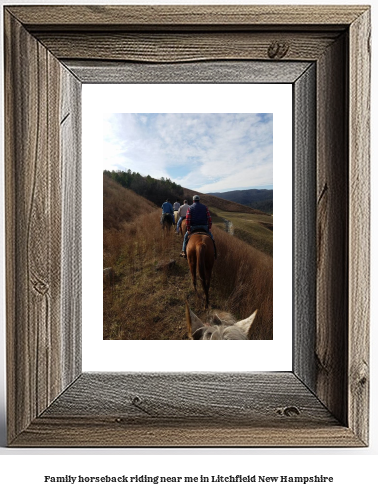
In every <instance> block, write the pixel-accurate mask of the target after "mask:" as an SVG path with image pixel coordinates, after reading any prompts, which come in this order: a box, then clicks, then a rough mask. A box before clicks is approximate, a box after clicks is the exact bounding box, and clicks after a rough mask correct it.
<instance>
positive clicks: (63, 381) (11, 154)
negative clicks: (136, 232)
mask: <svg viewBox="0 0 378 500" xmlns="http://www.w3.org/2000/svg"><path fill="white" fill-rule="evenodd" d="M5 22H6V33H7V35H8V36H7V37H6V47H5V51H6V68H5V74H6V107H5V113H6V115H7V117H8V120H7V132H6V139H5V143H6V165H5V167H6V168H5V171H6V199H7V206H6V211H7V218H6V252H7V364H8V378H7V398H8V435H9V440H10V441H11V440H12V439H14V437H15V436H16V435H17V434H18V433H19V432H21V431H22V430H23V429H24V428H25V427H27V426H28V425H29V423H30V421H31V420H32V419H34V418H35V417H36V416H37V415H39V414H40V413H41V412H42V411H43V410H44V409H45V408H46V406H48V405H49V404H50V403H51V402H52V401H53V400H54V399H55V398H56V397H57V396H58V395H59V394H60V393H61V392H62V391H63V390H64V389H65V388H66V387H67V385H69V384H70V383H71V382H72V381H73V380H74V379H75V378H76V377H77V376H78V375H79V374H80V371H81V370H80V363H81V361H80V360H81V352H80V349H79V348H78V346H79V345H80V335H78V334H80V328H79V324H80V315H79V314H76V315H75V314H74V313H73V309H72V308H71V309H70V310H68V311H67V304H68V302H70V303H73V304H74V307H75V308H76V309H78V310H80V301H81V297H80V288H79V282H80V276H78V268H79V267H80V258H79V257H80V252H79V248H80V245H79V243H78V242H80V237H77V234H76V235H75V237H72V238H71V236H70V235H69V234H68V232H69V231H73V232H74V233H77V232H80V225H78V224H77V221H78V220H79V219H80V196H78V193H79V192H80V183H78V184H77V186H76V188H77V190H76V192H75V190H74V189H73V187H72V186H71V185H68V181H67V179H68V178H69V177H70V175H69V171H70V170H72V169H75V168H76V170H77V169H79V171H80V162H78V161H77V160H78V158H74V153H73V151H75V148H70V143H69V142H68V141H67V137H63V136H61V132H60V130H61V121H62V111H64V107H65V104H64V103H63V107H62V109H61V90H62V86H61V85H62V73H61V70H63V72H66V73H67V70H65V69H64V68H63V67H62V65H61V64H60V63H59V61H58V60H57V59H55V58H54V57H53V56H52V55H51V54H49V53H48V51H47V50H46V49H45V48H44V47H43V46H42V45H41V44H40V43H39V42H38V41H37V40H36V39H35V38H34V37H32V36H31V35H30V34H29V33H28V32H27V31H26V30H25V29H24V28H23V27H22V26H21V25H20V23H19V22H18V21H16V20H15V19H14V18H13V17H11V16H9V15H7V14H6V15H5ZM18 46H22V47H23V50H22V51H18ZM69 78H71V79H72V78H73V77H72V76H71V75H69ZM72 96H73V97H74V98H75V95H74V94H72V92H70V99H72ZM66 101H67V99H66ZM75 102H76V103H77V104H79V101H78V100H77V99H75ZM77 104H76V105H77ZM73 116H74V115H73ZM79 116H80V115H78V114H77V113H76V117H75V118H74V120H73V121H74V123H75V124H76V125H75V127H70V133H69V134H71V135H72V134H73V135H74V136H75V139H74V140H75V142H76V143H78V142H80V121H79V120H78V118H79ZM63 143H64V144H63ZM61 146H62V147H61ZM76 152H77V153H79V152H80V149H78V148H76ZM62 160H63V161H62ZM75 161H76V163H74V162H75ZM74 200H75V201H74ZM71 210H73V211H74V212H75V214H76V217H75V216H74V215H73V213H71V212H70V211H71ZM72 245H74V246H75V247H76V250H75V252H72V251H71V250H70V247H71V246H72ZM62 262H63V265H62ZM70 266H72V268H73V269H72V270H71V269H70ZM62 273H64V279H63V281H62ZM62 284H63V287H62ZM75 284H76V285H75ZM63 289H64V290H63ZM62 291H64V296H63V295H62ZM63 303H64V307H63ZM68 315H69V318H68V319H67V316H68ZM66 322H68V323H70V325H71V326H70V328H69V327H68V325H67V324H65V323H66ZM67 345H68V348H67Z"/></svg>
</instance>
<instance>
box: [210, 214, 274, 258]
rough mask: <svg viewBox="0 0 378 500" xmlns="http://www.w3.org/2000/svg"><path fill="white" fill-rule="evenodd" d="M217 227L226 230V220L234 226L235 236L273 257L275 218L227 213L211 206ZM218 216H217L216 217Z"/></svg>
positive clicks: (262, 215)
mask: <svg viewBox="0 0 378 500" xmlns="http://www.w3.org/2000/svg"><path fill="white" fill-rule="evenodd" d="M209 210H210V211H211V213H212V214H213V215H212V220H213V223H214V225H215V226H217V227H219V228H221V229H223V230H224V229H225V222H224V219H226V220H228V221H231V222H232V224H233V230H234V236H236V237H237V238H239V239H241V240H243V241H245V242H246V243H249V244H250V245H252V246H253V247H254V248H257V249H258V250H260V251H261V252H264V253H266V254H268V255H270V256H273V217H272V216H270V215H265V214H246V213H238V212H226V211H223V210H219V208H215V207H211V206H209ZM214 214H216V215H214Z"/></svg>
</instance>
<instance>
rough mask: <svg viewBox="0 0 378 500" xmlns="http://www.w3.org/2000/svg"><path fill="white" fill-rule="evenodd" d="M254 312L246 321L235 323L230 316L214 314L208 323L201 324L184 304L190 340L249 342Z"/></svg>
mask: <svg viewBox="0 0 378 500" xmlns="http://www.w3.org/2000/svg"><path fill="white" fill-rule="evenodd" d="M256 314H257V309H256V311H255V312H254V313H253V314H251V316H249V317H248V318H246V319H243V320H241V321H236V320H235V319H234V318H233V317H232V315H231V314H229V313H225V312H214V313H213V316H212V317H211V318H210V320H209V322H208V323H203V322H202V321H201V320H200V319H199V318H198V317H197V316H196V315H195V314H194V312H193V311H191V310H190V309H189V306H188V304H186V323H187V327H188V336H189V339H190V340H249V336H250V330H251V326H252V323H253V321H254V319H255V317H256Z"/></svg>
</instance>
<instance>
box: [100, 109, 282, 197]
mask: <svg viewBox="0 0 378 500" xmlns="http://www.w3.org/2000/svg"><path fill="white" fill-rule="evenodd" d="M103 167H104V169H106V170H128V169H130V170H132V171H133V172H139V173H140V174H142V175H150V176H151V177H155V178H158V179H159V178H161V177H169V178H170V179H172V181H174V182H177V183H178V184H181V185H182V186H184V187H186V188H189V189H193V190H198V191H199V192H202V193H208V192H215V191H231V190H233V189H249V188H268V189H270V188H272V187H273V114H272V113H258V114H257V113H256V114H254V113H248V114H247V113H237V114H234V113H227V114H222V113H207V114H197V113H196V114H194V113H154V114H151V113H112V114H105V115H104V164H103Z"/></svg>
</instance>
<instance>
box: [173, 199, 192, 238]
mask: <svg viewBox="0 0 378 500" xmlns="http://www.w3.org/2000/svg"><path fill="white" fill-rule="evenodd" d="M189 208H190V207H189V205H188V200H184V204H183V205H181V207H180V208H179V211H178V216H179V217H180V218H179V220H178V221H177V227H176V232H177V233H178V232H179V231H180V226H181V222H182V220H183V219H185V217H186V212H187V211H188V210H189Z"/></svg>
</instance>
